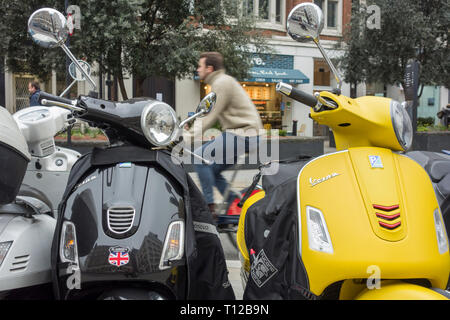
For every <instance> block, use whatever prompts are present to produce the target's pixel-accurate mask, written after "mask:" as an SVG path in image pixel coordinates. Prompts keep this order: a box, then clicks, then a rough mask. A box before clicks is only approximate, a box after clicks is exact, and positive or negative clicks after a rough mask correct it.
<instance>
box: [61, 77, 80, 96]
mask: <svg viewBox="0 0 450 320" xmlns="http://www.w3.org/2000/svg"><path fill="white" fill-rule="evenodd" d="M75 83H77V80H73V81H72V83H71V84H70V85H69V86H68V87H67V88H66V89H65V90H64V91H63V92H62V93H61V94H60V95H59V96H60V97H64V96H65V95H66V93H67V92H69V90H70V88H72V87H73V85H74V84H75Z"/></svg>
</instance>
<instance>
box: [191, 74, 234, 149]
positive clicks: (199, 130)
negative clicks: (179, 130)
mask: <svg viewBox="0 0 450 320" xmlns="http://www.w3.org/2000/svg"><path fill="white" fill-rule="evenodd" d="M229 88H230V85H229V83H227V82H226V81H221V82H219V83H218V84H215V85H214V86H212V87H211V91H213V92H215V93H216V95H217V98H216V104H215V106H214V108H213V110H212V111H211V112H210V113H209V114H208V115H207V116H205V117H203V118H199V119H197V120H195V121H194V124H193V126H192V127H191V128H190V130H189V132H188V133H187V135H188V136H191V137H193V138H194V140H197V139H199V140H201V138H202V136H203V132H205V131H206V130H208V129H209V128H211V127H212V126H213V125H214V124H215V123H216V122H217V120H218V118H219V115H220V114H221V113H222V112H223V110H224V109H225V108H226V106H227V105H228V103H229V99H230V90H229Z"/></svg>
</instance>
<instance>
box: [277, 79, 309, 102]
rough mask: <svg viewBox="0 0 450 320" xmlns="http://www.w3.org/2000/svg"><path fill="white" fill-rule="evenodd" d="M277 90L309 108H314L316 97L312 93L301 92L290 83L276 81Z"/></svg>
mask: <svg viewBox="0 0 450 320" xmlns="http://www.w3.org/2000/svg"><path fill="white" fill-rule="evenodd" d="M276 90H277V92H281V93H282V94H284V95H286V96H288V97H289V98H292V99H294V100H297V101H298V102H301V103H303V104H306V105H307V106H310V107H311V108H314V107H315V106H316V105H317V102H318V101H317V98H316V97H315V96H313V95H312V94H309V93H306V92H303V91H301V90H299V89H297V88H293V87H292V86H291V85H290V84H287V83H283V82H278V83H277V86H276Z"/></svg>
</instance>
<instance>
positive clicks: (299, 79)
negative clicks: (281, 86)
mask: <svg viewBox="0 0 450 320" xmlns="http://www.w3.org/2000/svg"><path fill="white" fill-rule="evenodd" d="M248 74H249V76H250V78H245V79H243V80H242V81H248V82H280V81H282V82H286V83H293V84H302V83H309V78H308V77H307V76H305V75H304V74H303V72H301V71H299V70H295V69H274V68H251V69H250V70H249V72H248Z"/></svg>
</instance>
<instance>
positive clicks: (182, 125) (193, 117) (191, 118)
mask: <svg viewBox="0 0 450 320" xmlns="http://www.w3.org/2000/svg"><path fill="white" fill-rule="evenodd" d="M203 113H205V112H204V111H201V112H199V113H196V114H194V115H193V116H190V117H189V118H187V119H185V120H183V121H182V122H181V123H180V124H179V125H178V128H180V129H182V128H183V127H184V125H185V124H186V123H188V122H191V121H192V120H194V119H195V118H197V117H198V116H200V115H202V114H203Z"/></svg>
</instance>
